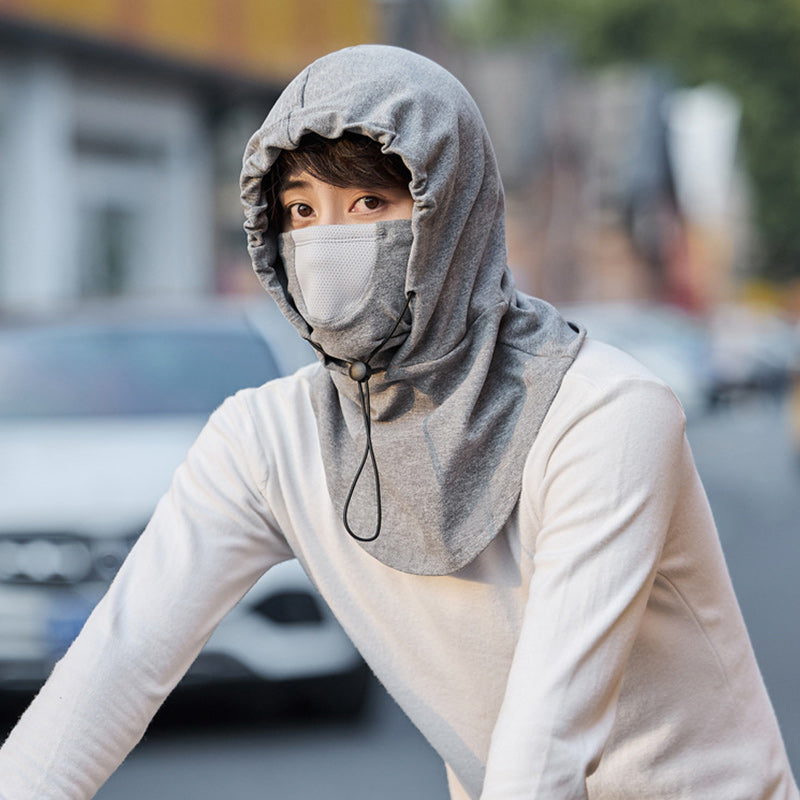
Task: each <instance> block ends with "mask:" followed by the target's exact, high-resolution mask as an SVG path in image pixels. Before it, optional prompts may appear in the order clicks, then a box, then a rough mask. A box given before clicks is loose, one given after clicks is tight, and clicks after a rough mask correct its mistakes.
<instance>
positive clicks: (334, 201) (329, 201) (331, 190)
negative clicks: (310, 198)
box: [317, 185, 347, 225]
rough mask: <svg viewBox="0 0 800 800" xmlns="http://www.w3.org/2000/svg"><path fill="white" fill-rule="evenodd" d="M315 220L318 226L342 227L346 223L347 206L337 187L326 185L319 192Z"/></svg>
mask: <svg viewBox="0 0 800 800" xmlns="http://www.w3.org/2000/svg"><path fill="white" fill-rule="evenodd" d="M318 202H319V209H318V212H317V218H318V220H319V224H320V225H343V224H345V223H346V222H347V204H346V201H345V200H344V199H343V198H342V192H341V191H340V190H338V187H335V186H329V185H326V186H325V187H324V190H323V191H321V192H320V196H319V200H318Z"/></svg>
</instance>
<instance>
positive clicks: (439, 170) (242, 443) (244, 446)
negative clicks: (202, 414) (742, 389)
mask: <svg viewBox="0 0 800 800" xmlns="http://www.w3.org/2000/svg"><path fill="white" fill-rule="evenodd" d="M242 199H243V204H244V208H245V218H246V222H245V228H246V231H247V235H248V246H249V249H250V253H251V256H252V260H253V264H254V267H255V270H256V272H257V274H258V276H259V278H260V280H261V282H262V283H263V285H264V287H265V288H266V289H267V291H268V292H269V293H270V294H271V295H272V296H273V297H274V298H275V300H276V301H277V303H278V305H279V306H280V307H281V309H282V311H283V313H284V314H285V315H286V316H287V317H288V319H289V320H290V321H291V322H292V323H293V324H294V325H295V327H296V328H297V330H298V331H299V333H300V335H301V336H303V337H305V338H306V339H307V340H308V341H309V342H311V343H312V345H313V346H314V347H315V349H316V351H317V354H318V356H319V358H318V360H317V362H316V363H314V364H312V365H310V366H308V367H305V368H303V369H301V370H300V371H299V372H297V373H296V374H294V375H292V376H289V377H285V378H280V379H278V380H275V381H273V382H270V383H268V384H266V385H264V386H262V387H260V388H256V389H248V390H244V391H241V392H239V393H238V394H236V395H235V396H234V397H232V398H229V399H228V400H227V401H226V402H225V403H223V404H222V406H221V407H220V408H219V409H218V410H217V411H216V412H214V414H213V415H212V416H211V418H210V420H209V422H208V424H207V426H206V427H205V428H204V430H203V432H202V433H201V434H200V436H199V438H198V440H197V442H196V443H195V445H194V446H193V447H192V449H191V451H190V452H189V454H188V456H187V459H186V462H185V463H184V464H183V465H182V466H181V467H180V468H179V469H178V471H177V472H176V474H175V477H174V480H173V483H172V485H171V487H170V488H169V491H168V492H167V494H166V495H165V497H164V498H163V499H162V500H161V502H160V503H159V505H158V507H157V509H156V511H155V513H154V516H153V518H152V520H151V522H150V524H149V525H148V527H147V529H146V530H145V531H144V533H143V534H142V536H141V537H140V539H139V541H138V542H137V544H136V546H135V547H134V548H133V550H132V552H131V554H130V556H129V558H128V559H127V560H126V562H125V564H124V565H123V567H122V569H121V570H120V572H119V574H118V575H117V577H116V579H115V581H114V582H113V584H112V586H111V587H110V589H109V591H108V593H107V594H106V596H105V597H104V599H103V600H102V601H101V602H100V604H99V605H98V607H97V608H96V610H95V611H94V613H93V614H92V616H91V617H90V619H89V620H88V622H87V624H86V625H85V627H84V629H83V631H82V632H81V633H80V635H79V636H78V637H77V639H76V641H75V642H74V643H73V645H72V647H71V648H70V650H69V651H68V653H67V654H66V656H65V657H64V658H63V659H62V660H61V661H60V662H59V663H58V664H57V665H56V667H55V669H54V671H53V674H52V676H51V677H50V678H49V680H48V681H47V683H46V684H45V685H44V687H43V689H42V690H41V692H40V693H39V695H38V696H37V698H36V699H35V700H34V701H33V703H32V704H31V706H30V707H29V709H28V710H27V711H26V713H25V714H24V715H23V717H22V718H21V720H20V721H19V723H18V725H17V726H16V728H15V729H14V730H13V731H12V733H11V735H10V737H9V738H8V740H7V741H6V743H5V745H4V747H3V749H2V750H1V751H0V797H2V798H3V800H32V799H33V798H36V800H42V798H50V799H53V800H54V799H55V798H71V799H73V800H74V799H75V798H88V797H91V796H92V795H93V794H94V793H95V792H96V790H97V788H98V787H99V786H100V785H101V784H102V783H103V781H104V780H105V779H106V778H107V777H108V775H109V774H110V773H111V772H112V771H113V770H114V769H115V768H116V767H117V765H118V764H119V763H120V762H121V760H122V759H123V758H124V757H125V755H126V754H127V753H128V752H129V751H130V749H131V748H132V747H134V745H135V744H136V742H137V741H138V740H139V738H140V737H141V736H142V734H143V732H144V731H145V729H146V727H147V725H148V722H149V721H150V719H151V718H152V716H153V714H154V713H155V711H156V709H157V708H158V707H159V704H160V703H161V702H162V701H163V699H164V698H165V697H166V696H167V695H168V693H169V692H170V691H171V689H172V688H173V687H174V686H175V684H176V683H177V681H178V680H179V679H180V677H181V676H182V674H183V673H184V672H185V671H186V670H187V668H188V667H189V665H190V664H191V663H192V661H193V659H194V658H195V656H196V655H197V653H198V652H199V651H200V649H201V647H202V646H203V643H204V642H205V641H206V640H207V638H208V637H209V635H210V634H211V632H212V630H213V629H214V626H215V625H216V624H217V623H218V622H219V620H220V619H221V618H222V617H223V616H224V614H225V613H226V612H227V610H228V609H230V608H231V607H232V606H233V605H234V604H235V603H236V602H237V600H238V599H239V598H240V597H241V596H242V595H243V594H244V593H245V592H246V590H247V589H248V587H249V586H250V585H252V584H253V583H254V581H255V580H256V579H257V578H258V577H259V576H260V575H261V574H262V573H264V571H265V570H267V569H269V568H270V567H271V566H272V565H274V564H276V563H277V562H280V561H283V560H286V559H290V558H297V559H298V560H299V561H300V562H301V564H302V565H303V567H304V568H305V570H306V571H307V572H308V574H309V575H310V576H311V578H312V580H313V581H314V583H315V584H316V586H317V587H318V589H319V591H320V592H321V594H322V595H323V596H324V598H325V599H326V601H327V602H328V604H329V605H330V607H331V609H332V610H333V612H334V613H335V614H336V616H337V617H338V619H339V620H340V621H341V623H342V625H343V626H344V628H345V630H346V631H347V632H348V633H349V635H350V636H351V638H352V640H353V642H354V643H355V645H356V646H357V647H358V649H359V650H360V652H361V653H362V654H363V656H364V658H365V659H366V661H367V663H368V664H369V665H370V667H371V668H372V670H373V671H374V672H375V673H376V675H377V676H378V677H379V678H380V680H381V681H382V682H383V683H384V685H385V686H386V688H387V689H388V690H389V692H390V693H391V694H392V695H393V696H394V698H395V699H396V700H397V701H398V703H399V704H400V706H401V707H402V708H403V709H404V710H405V711H406V713H407V714H408V716H409V717H410V718H411V720H412V721H413V722H414V723H415V724H416V725H417V726H418V727H419V729H420V730H421V731H422V732H423V733H424V735H425V736H426V737H427V738H428V740H429V741H430V743H431V744H432V745H433V747H434V748H435V749H436V750H437V751H438V753H439V754H440V755H441V757H442V759H443V761H444V763H445V765H446V768H447V776H448V782H449V786H450V791H451V795H452V797H453V798H454V800H456V799H458V800H463V798H471V799H472V800H477V798H481V799H482V800H523V798H524V800H556V798H557V799H558V800H572V799H573V798H575V799H577V798H591V799H592V800H612V799H613V800H626V798H627V799H629V800H645V799H646V798H659V799H660V800H665V798H670V799H672V798H698V799H702V800H733V799H734V798H743V799H744V798H747V799H748V800H767V799H768V798H769V799H770V800H787V799H792V798H794V799H795V800H796V798H797V797H798V791H797V786H796V785H795V783H794V780H793V778H792V775H791V771H790V767H789V764H788V759H787V756H786V752H785V749H784V746H783V743H782V740H781V735H780V732H779V729H778V725H777V722H776V719H775V716H774V713H773V709H772V707H771V705H770V701H769V699H768V696H767V693H766V691H765V688H764V685H763V682H762V679H761V676H760V673H759V669H758V667H757V664H756V660H755V657H754V654H753V651H752V648H751V645H750V643H749V639H748V635H747V632H746V629H745V625H744V622H743V620H742V616H741V614H740V612H739V609H738V607H737V603H736V599H735V597H734V593H733V589H732V587H731V582H730V580H729V577H728V574H727V571H726V567H725V563H724V560H723V555H722V552H721V548H720V543H719V540H718V537H717V533H716V530H715V526H714V522H713V519H712V516H711V513H710V510H709V506H708V503H707V500H706V497H705V494H704V491H703V488H702V486H701V483H700V480H699V478H698V475H697V472H696V470H695V467H694V465H693V461H692V456H691V453H690V450H689V447H688V445H687V442H686V439H685V435H684V417H683V413H682V410H681V408H680V406H679V403H678V402H677V400H676V398H675V396H674V395H673V393H672V392H671V391H670V390H669V389H668V388H667V386H665V385H664V384H663V383H662V382H661V381H659V380H657V379H656V378H655V377H653V376H652V375H651V374H650V373H649V372H648V371H647V370H646V369H645V368H644V367H642V366H641V365H639V364H638V363H636V362H635V361H634V360H633V359H631V358H630V357H628V356H627V355H624V354H623V353H621V352H619V351H617V350H615V349H613V348H611V347H609V346H606V345H604V344H602V343H600V342H597V341H595V340H593V339H592V338H591V337H587V336H586V334H585V332H584V331H583V329H582V328H580V327H579V326H578V325H575V324H572V323H568V322H566V321H565V320H564V319H562V317H561V316H560V315H559V314H558V313H557V312H556V310H555V309H554V308H553V307H552V306H550V305H548V304H547V303H546V302H544V301H542V300H539V299H535V298H532V297H528V296H525V295H523V294H521V293H519V292H517V291H516V290H515V289H514V286H513V282H512V279H511V277H510V273H509V270H508V267H507V264H506V251H505V232H504V212H503V192H502V187H501V182H500V178H499V177H498V171H497V167H496V163H495V159H494V156H493V153H492V148H491V144H490V142H489V139H488V136H487V133H486V130H485V127H484V125H483V123H482V121H481V118H480V114H479V112H478V110H477V108H476V106H475V104H474V102H473V101H472V99H471V98H470V96H469V95H468V94H467V92H466V91H465V90H464V89H463V87H462V86H461V85H460V84H459V83H458V81H457V80H456V79H455V78H454V77H453V76H452V75H450V74H449V73H448V72H446V71H445V70H444V69H442V68H441V67H439V66H437V65H435V64H434V63H433V62H431V61H429V60H427V59H425V58H423V57H421V56H419V55H416V54H413V53H410V52H407V51H404V50H401V49H397V48H391V47H384V46H359V47H355V48H350V49H347V50H343V51H339V52H336V53H333V54H330V55H328V56H326V57H324V58H322V59H320V60H318V61H316V62H315V63H313V64H311V65H310V66H309V67H308V68H307V69H306V70H304V71H303V72H302V73H301V74H300V75H299V76H298V77H297V78H296V79H295V80H294V81H293V82H292V83H291V84H290V85H289V86H288V87H287V89H286V90H285V91H284V93H283V94H282V95H281V97H280V98H279V100H278V101H277V103H276V105H275V106H274V108H273V109H272V110H271V111H270V113H269V115H268V116H267V118H266V121H265V122H264V124H263V126H262V127H261V128H260V129H259V131H258V132H256V133H255V134H254V136H253V137H252V139H251V140H250V142H249V143H248V145H247V149H246V152H245V157H244V164H243V170H242Z"/></svg>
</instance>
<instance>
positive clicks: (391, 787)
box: [98, 403, 800, 800]
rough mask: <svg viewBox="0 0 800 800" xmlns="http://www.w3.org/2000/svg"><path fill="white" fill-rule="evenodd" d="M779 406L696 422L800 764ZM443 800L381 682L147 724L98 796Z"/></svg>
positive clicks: (799, 549)
mask: <svg viewBox="0 0 800 800" xmlns="http://www.w3.org/2000/svg"><path fill="white" fill-rule="evenodd" d="M786 430H787V429H786V425H785V419H784V416H783V409H782V407H781V406H780V405H778V404H771V403H759V404H753V405H746V406H741V407H735V408H731V409H722V410H721V411H720V412H719V413H717V414H715V415H711V416H706V417H702V418H700V419H697V420H695V421H693V422H692V423H691V424H690V425H689V437H690V440H691V442H692V445H693V449H694V452H695V458H696V461H697V464H698V468H699V470H700V472H701V474H702V476H703V479H704V482H705V485H706V488H707V491H708V494H709V497H710V499H711V503H712V507H713V508H714V512H715V516H716V518H717V523H718V526H719V530H720V537H721V539H722V542H723V547H724V549H725V552H726V557H727V559H728V563H729V567H730V571H731V575H732V577H733V581H734V584H735V586H736V589H737V593H738V596H739V600H740V603H741V606H742V609H743V612H744V615H745V618H746V620H747V623H748V627H749V629H750V632H751V637H752V640H753V644H754V646H755V649H756V653H757V656H758V658H759V663H760V665H761V668H762V671H763V674H764V678H765V682H766V684H767V687H768V689H769V691H770V694H771V697H772V700H773V703H774V705H775V708H776V712H777V714H778V718H779V721H780V723H781V726H782V730H783V732H784V736H785V740H786V745H787V749H788V750H789V755H790V758H791V760H792V762H793V765H794V770H795V773H798V771H800V695H798V691H797V678H796V676H797V674H798V670H799V669H800V635H798V627H797V617H798V612H800V581H798V580H797V576H796V571H797V567H798V565H800V537H799V536H798V533H800V491H798V488H799V487H800V463H798V459H797V456H796V454H795V453H793V452H792V449H791V447H790V444H789V441H788V436H787V433H786ZM143 797H144V798H164V800H184V799H185V800H204V799H205V798H208V800H211V799H212V798H213V800H218V798H221V797H224V798H226V800H239V798H242V799H243V800H244V798H253V797H269V798H278V799H281V798H286V800H302V799H303V798H319V797H325V798H330V799H331V800H336V799H337V798H342V799H344V798H347V800H361V799H362V798H363V800H374V798H376V797H380V798H381V800H395V798H396V799H397V800H401V799H402V800H409V798H414V800H445V798H446V797H447V792H446V788H445V778H444V771H443V768H442V766H441V763H440V761H439V759H438V758H437V756H436V755H435V754H434V753H433V752H432V750H431V749H430V747H429V746H428V745H427V744H426V742H425V741H424V739H422V737H421V736H420V735H419V734H418V733H417V732H416V730H415V729H414V728H413V727H412V726H411V724H410V723H409V722H408V720H407V719H406V718H405V716H404V715H403V714H402V712H400V711H399V709H398V708H397V707H396V706H395V705H394V703H393V702H392V701H391V700H390V699H389V698H388V696H387V695H386V694H385V692H383V690H382V689H381V688H380V687H379V686H378V685H377V684H375V685H374V686H373V687H372V694H371V699H370V703H369V705H368V708H367V710H366V713H365V714H364V715H363V716H362V717H361V718H359V719H357V720H355V721H342V720H331V719H298V718H288V717H277V716H276V717H274V718H272V717H268V718H261V719H256V720H253V719H248V718H247V715H246V714H244V715H242V714H239V715H236V714H234V715H232V717H231V718H230V719H228V720H227V721H225V722H223V723H222V724H215V722H214V714H213V713H211V712H208V713H205V714H202V715H200V716H199V717H198V716H197V715H192V717H191V718H187V717H186V716H185V715H184V716H181V715H178V714H176V713H174V712H173V713H172V714H170V715H168V717H167V718H166V719H165V721H163V722H161V723H160V724H158V725H156V726H155V729H154V730H152V731H151V732H150V733H148V735H147V737H146V738H145V740H144V741H143V742H142V744H141V745H140V746H139V747H138V748H137V749H136V750H135V751H134V753H133V754H132V755H131V756H130V758H129V759H128V761H127V762H126V763H125V764H124V765H123V766H122V767H121V768H120V769H119V770H118V771H117V773H116V774H115V775H114V776H113V777H112V778H111V780H110V781H109V782H108V783H107V785H106V786H105V787H104V788H103V789H102V790H101V791H100V793H99V794H98V798H99V799H100V800H134V798H135V799H136V800H140V799H141V798H143Z"/></svg>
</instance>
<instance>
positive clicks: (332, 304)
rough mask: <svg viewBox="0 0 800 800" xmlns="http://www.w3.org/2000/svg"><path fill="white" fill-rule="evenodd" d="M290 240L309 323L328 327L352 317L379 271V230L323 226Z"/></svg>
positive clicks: (298, 234)
mask: <svg viewBox="0 0 800 800" xmlns="http://www.w3.org/2000/svg"><path fill="white" fill-rule="evenodd" d="M290 236H291V237H292V239H293V240H294V245H295V264H294V268H295V273H296V278H297V283H298V285H299V287H300V292H301V293H302V295H303V302H304V304H305V307H306V309H308V317H309V321H310V322H316V323H323V324H325V323H331V322H335V321H336V320H337V319H342V318H344V317H346V316H348V315H349V314H351V313H352V312H353V311H354V310H355V309H356V306H357V305H358V301H359V300H360V299H361V297H362V295H363V294H364V292H365V291H366V289H367V286H368V285H369V279H370V277H371V275H372V273H373V271H374V269H375V260H376V258H377V254H378V241H377V229H376V226H375V225H374V224H367V225H320V226H312V227H309V228H303V229H301V230H297V231H292V232H291V233H290Z"/></svg>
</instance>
